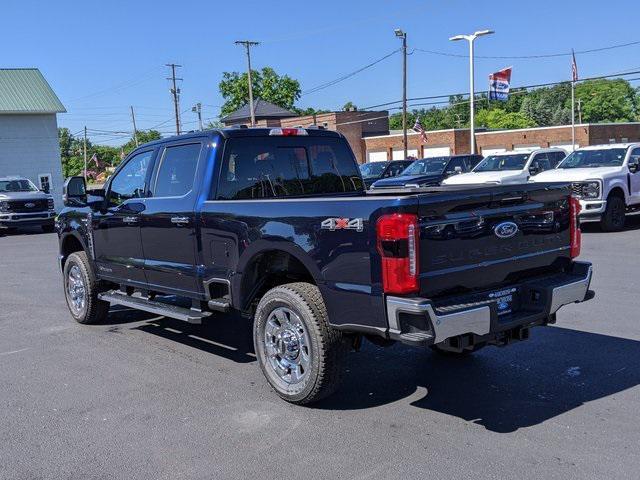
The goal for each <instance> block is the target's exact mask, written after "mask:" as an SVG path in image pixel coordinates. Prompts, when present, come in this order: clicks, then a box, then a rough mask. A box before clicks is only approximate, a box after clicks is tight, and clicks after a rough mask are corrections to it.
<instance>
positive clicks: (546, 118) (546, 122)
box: [520, 83, 571, 127]
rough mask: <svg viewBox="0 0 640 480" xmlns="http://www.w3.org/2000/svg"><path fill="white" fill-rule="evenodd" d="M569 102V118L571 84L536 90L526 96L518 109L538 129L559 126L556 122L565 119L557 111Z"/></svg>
mask: <svg viewBox="0 0 640 480" xmlns="http://www.w3.org/2000/svg"><path fill="white" fill-rule="evenodd" d="M567 102H569V116H571V110H570V102H571V84H569V83H562V84H560V85H554V86H553V87H549V88H538V89H535V90H532V91H530V92H529V93H527V94H526V98H524V99H523V101H522V105H521V107H520V113H523V114H524V115H525V116H526V117H528V118H530V119H532V120H533V121H534V122H535V124H536V125H537V126H539V127H550V126H553V125H560V123H556V122H557V121H562V120H564V119H565V118H566V116H565V115H562V113H561V112H559V111H558V110H559V109H560V110H562V108H563V107H564V106H565V105H566V103H567Z"/></svg>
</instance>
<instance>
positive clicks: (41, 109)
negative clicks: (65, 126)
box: [0, 68, 66, 115]
mask: <svg viewBox="0 0 640 480" xmlns="http://www.w3.org/2000/svg"><path fill="white" fill-rule="evenodd" d="M64 112H66V109H65V108H64V105H62V102H60V99H59V98H58V97H57V96H56V94H55V93H53V90H51V87H50V86H49V84H48V83H47V81H46V80H45V79H44V77H43V76H42V74H41V73H40V70H38V69H37V68H0V115H1V114H3V113H64Z"/></svg>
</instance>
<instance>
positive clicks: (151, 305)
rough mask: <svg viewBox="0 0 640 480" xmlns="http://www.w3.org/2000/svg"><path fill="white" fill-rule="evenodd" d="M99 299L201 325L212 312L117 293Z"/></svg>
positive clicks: (100, 296)
mask: <svg viewBox="0 0 640 480" xmlns="http://www.w3.org/2000/svg"><path fill="white" fill-rule="evenodd" d="M98 298H99V299H100V300H103V301H105V302H109V303H110V304H111V305H122V306H124V307H130V308H135V309H136V310H142V311H145V312H149V313H155V314H156V315H162V316H163V317H170V318H175V319H176V320H182V321H184V322H188V323H194V324H201V323H202V319H203V318H207V317H209V316H211V312H203V311H201V310H197V309H194V308H185V307H180V306H178V305H171V304H169V303H165V302H161V301H158V300H149V299H147V298H144V297H133V296H130V295H126V294H123V293H120V292H117V291H110V292H105V293H100V294H99V295H98Z"/></svg>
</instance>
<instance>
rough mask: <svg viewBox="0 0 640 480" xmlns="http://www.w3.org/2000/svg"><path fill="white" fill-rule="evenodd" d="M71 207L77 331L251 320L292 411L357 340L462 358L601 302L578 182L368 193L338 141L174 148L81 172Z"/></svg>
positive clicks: (68, 225) (180, 140) (208, 135)
mask: <svg viewBox="0 0 640 480" xmlns="http://www.w3.org/2000/svg"><path fill="white" fill-rule="evenodd" d="M374 192H375V191H374ZM65 195H66V197H65V198H66V205H67V207H66V208H65V209H64V210H63V211H62V212H61V213H60V215H59V217H58V234H59V244H60V254H59V255H60V257H59V260H60V266H61V269H62V273H63V277H62V278H63V282H64V283H63V284H64V293H65V296H66V301H67V305H68V306H69V310H70V312H71V315H72V317H73V318H74V319H75V320H76V321H78V322H79V323H85V324H87V323H95V322H99V321H101V320H103V319H104V318H105V317H106V316H107V314H108V311H109V306H110V305H124V306H127V307H130V308H134V309H139V310H143V311H148V312H153V313H154V314H155V315H164V316H167V317H172V318H177V319H180V320H184V321H187V322H191V323H200V322H202V321H203V320H206V319H208V318H215V323H216V324H220V323H222V322H223V321H224V319H225V317H224V316H215V317H213V315H214V314H216V313H217V312H227V311H230V310H233V311H236V312H240V313H242V314H244V315H247V316H249V317H250V318H251V317H253V319H254V322H253V338H254V345H255V353H256V358H257V364H258V365H259V366H260V368H261V369H262V372H263V373H264V375H265V378H266V379H267V381H268V382H269V384H270V385H271V386H272V387H273V389H274V390H275V391H276V392H277V393H278V394H279V395H280V396H281V397H282V398H284V399H285V400H287V401H289V402H293V403H300V404H304V403H310V402H313V401H316V400H319V399H321V398H323V397H326V396H327V395H329V394H330V393H331V392H333V391H334V390H335V389H336V388H337V386H338V381H339V376H340V373H341V371H342V370H343V368H342V366H341V362H342V361H343V359H344V355H345V353H346V352H347V351H348V349H350V348H353V347H356V348H357V346H358V345H359V344H360V341H361V340H362V338H363V337H367V338H369V339H370V340H371V341H372V342H374V343H376V344H378V345H389V344H391V343H393V342H395V341H399V342H403V343H406V344H409V345H414V346H419V347H427V346H433V347H434V348H435V349H436V351H442V352H447V353H449V354H460V355H462V354H465V353H471V352H473V351H476V350H478V349H480V348H482V347H484V346H485V345H501V346H502V345H507V344H509V343H511V342H513V341H516V340H524V339H526V338H527V337H528V335H529V329H530V328H531V327H534V326H538V325H547V324H550V323H554V322H555V321H556V312H557V311H558V309H560V307H561V306H563V305H566V304H569V303H573V302H581V301H584V300H588V299H590V298H591V297H592V296H593V292H591V291H590V290H589V284H590V281H591V275H592V274H591V271H592V270H591V264H589V263H586V262H577V261H575V257H576V256H577V255H578V254H579V252H580V230H579V224H578V222H577V211H578V210H577V201H575V200H573V199H572V197H571V191H570V187H569V185H562V184H533V183H529V184H526V185H518V186H480V187H476V189H475V190H474V195H473V197H471V196H470V195H469V188H468V187H467V188H460V189H456V188H449V189H447V191H446V192H439V191H432V192H419V193H415V192H414V191H411V190H405V191H403V192H400V193H385V192H381V193H370V192H367V191H366V190H365V188H364V185H363V183H362V177H361V176H360V172H359V170H358V166H357V163H356V160H355V157H354V155H353V152H352V151H351V149H350V148H349V144H348V143H347V141H346V139H345V138H344V137H343V136H342V135H341V134H339V133H337V132H332V131H327V130H319V129H302V128H293V129H286V128H274V129H268V128H237V129H224V130H209V131H205V132H198V133H191V134H186V135H182V136H178V137H173V138H167V139H162V140H158V141H155V142H152V143H148V144H145V145H142V146H140V147H139V148H136V149H135V150H134V151H133V152H132V153H130V154H129V156H128V157H127V158H126V159H125V160H124V161H123V162H122V163H121V165H120V166H119V167H118V169H117V170H116V171H115V173H114V174H113V176H112V177H111V178H110V179H109V181H108V182H107V183H106V185H105V186H104V189H101V190H97V191H89V192H87V191H86V189H85V184H84V179H83V178H82V177H73V178H71V179H69V180H67V182H66V183H65ZM218 315H219V313H218ZM389 388H394V387H393V385H390V386H389Z"/></svg>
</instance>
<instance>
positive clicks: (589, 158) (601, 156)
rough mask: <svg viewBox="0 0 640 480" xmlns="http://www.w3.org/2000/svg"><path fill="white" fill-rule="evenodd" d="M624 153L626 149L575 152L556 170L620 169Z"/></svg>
mask: <svg viewBox="0 0 640 480" xmlns="http://www.w3.org/2000/svg"><path fill="white" fill-rule="evenodd" d="M626 153H627V149H626V148H606V149H602V150H576V151H575V152H573V153H572V154H571V155H569V156H568V157H567V158H565V159H564V160H563V161H562V163H560V165H558V168H591V167H620V166H621V165H622V162H624V156H625V154H626Z"/></svg>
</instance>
